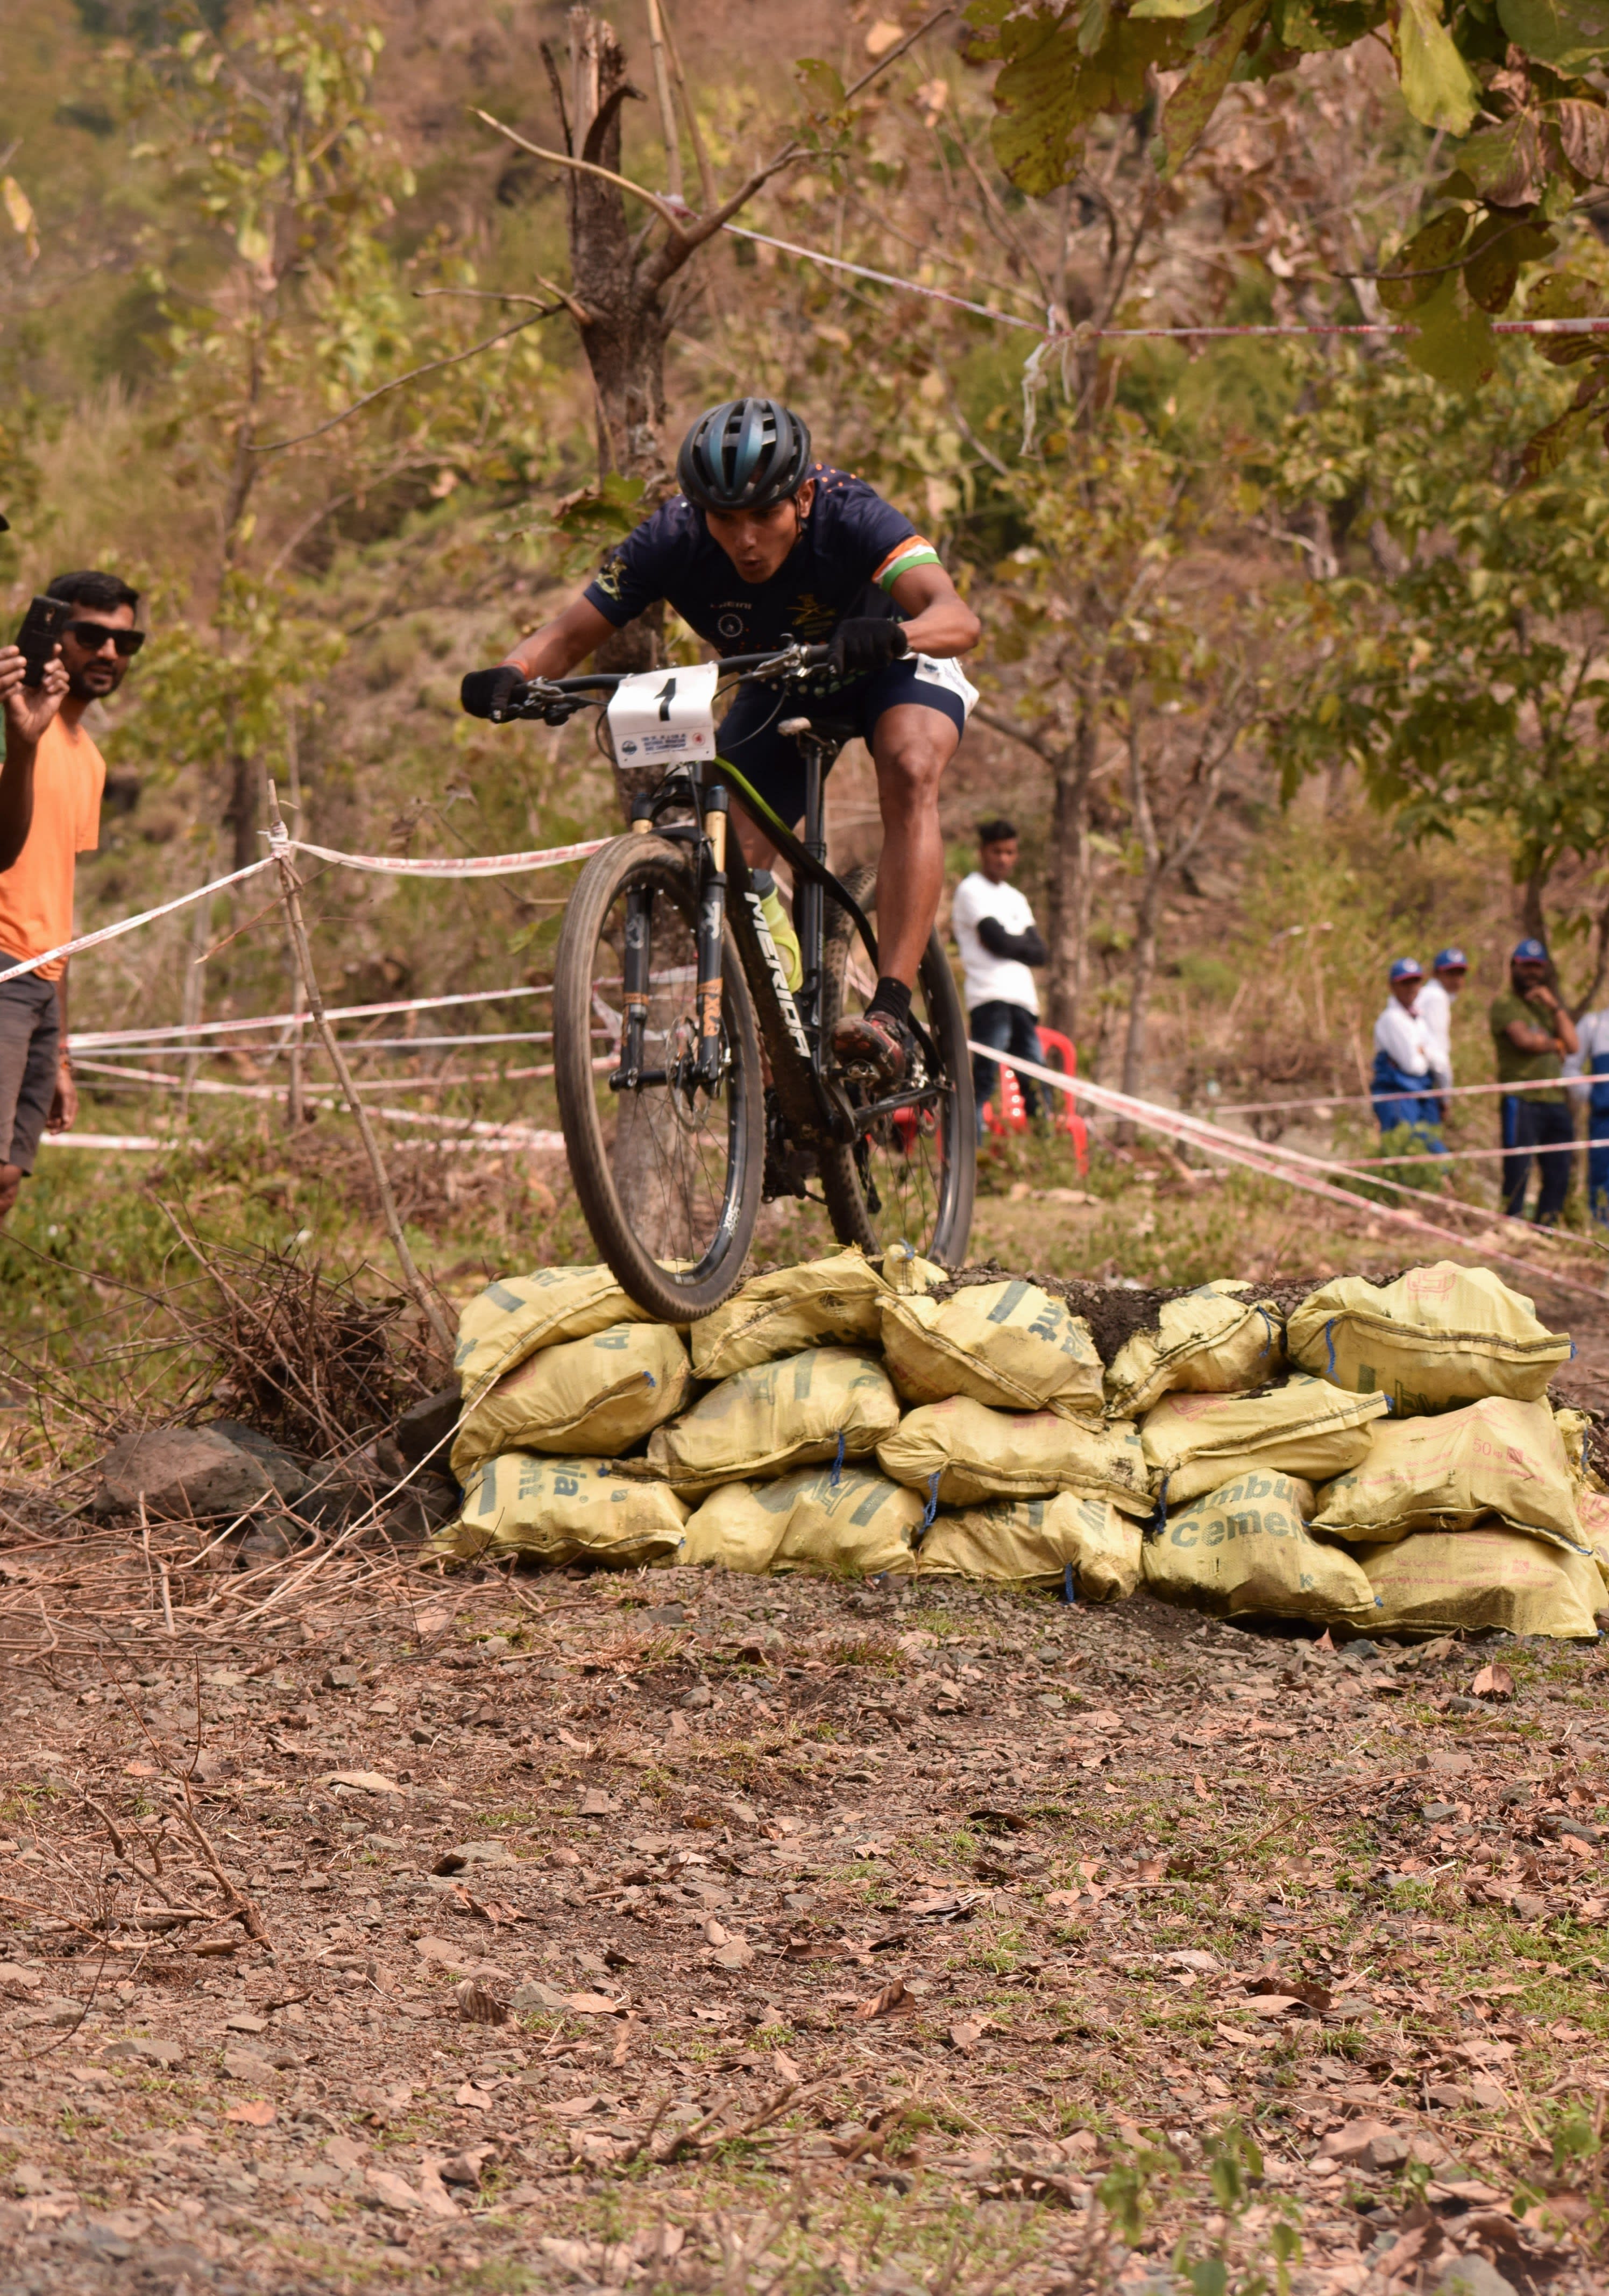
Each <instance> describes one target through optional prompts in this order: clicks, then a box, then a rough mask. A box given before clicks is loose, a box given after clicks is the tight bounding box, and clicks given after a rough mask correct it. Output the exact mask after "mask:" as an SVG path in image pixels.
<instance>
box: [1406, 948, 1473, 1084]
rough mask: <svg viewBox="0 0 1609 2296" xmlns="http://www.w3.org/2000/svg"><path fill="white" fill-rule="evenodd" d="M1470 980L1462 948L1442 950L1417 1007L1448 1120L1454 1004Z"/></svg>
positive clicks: (1434, 959) (1432, 964)
mask: <svg viewBox="0 0 1609 2296" xmlns="http://www.w3.org/2000/svg"><path fill="white" fill-rule="evenodd" d="M1468 977H1469V959H1468V958H1467V957H1466V955H1465V954H1464V952H1463V950H1462V949H1461V948H1443V949H1439V950H1438V951H1437V953H1436V955H1434V956H1433V957H1432V959H1431V962H1430V979H1429V980H1427V981H1426V982H1425V986H1424V988H1421V989H1420V991H1419V994H1418V996H1417V999H1416V1001H1415V1004H1414V1018H1415V1020H1416V1021H1417V1022H1418V1023H1419V1026H1420V1027H1421V1028H1422V1029H1424V1031H1425V1042H1426V1043H1427V1044H1428V1046H1430V1072H1431V1074H1432V1076H1433V1077H1434V1078H1435V1080H1436V1090H1437V1092H1438V1093H1439V1094H1440V1095H1442V1116H1443V1117H1446V1116H1448V1115H1449V1114H1450V1110H1449V1108H1448V1105H1447V1101H1446V1095H1447V1094H1448V1093H1450V1091H1451V1090H1452V1000H1453V998H1454V997H1455V996H1457V995H1458V991H1459V989H1460V988H1462V987H1463V986H1464V983H1465V981H1466V980H1467V979H1468Z"/></svg>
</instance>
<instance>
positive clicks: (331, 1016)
mask: <svg viewBox="0 0 1609 2296" xmlns="http://www.w3.org/2000/svg"><path fill="white" fill-rule="evenodd" d="M552 992H553V984H552V982H551V980H540V981H538V982H536V983H535V986H534V987H532V986H528V985H523V986H520V987H519V988H463V989H459V990H458V991H456V992H455V993H454V994H453V996H396V997H393V998H392V999H391V1000H390V1002H389V1003H388V1004H384V1005H326V1006H325V1007H324V1018H325V1020H326V1021H375V1020H383V1019H384V1018H385V1017H386V1016H387V1015H388V1013H430V1012H436V1011H438V1010H439V1009H440V1008H442V1007H443V1006H445V1005H488V1004H494V1003H496V1002H498V1001H499V1000H500V999H502V998H503V997H510V996H551V995H552ZM312 1019H313V1015H312V1014H311V1013H309V1012H308V1011H307V1010H306V1007H305V1006H304V1007H303V1009H302V1011H301V1012H299V1013H254V1014H253V1015H252V1016H251V1017H250V1018H249V1020H245V1021H176V1022H175V1023H174V1024H173V1025H172V1026H171V1027H169V1028H161V1029H85V1030H82V1031H80V1030H78V1029H75V1030H74V1031H73V1047H74V1049H75V1051H77V1050H78V1049H79V1048H82V1049H83V1050H84V1051H86V1052H103V1051H109V1050H110V1048H111V1046H114V1045H133V1046H145V1045H151V1046H155V1045H157V1044H159V1043H171V1042H174V1041H176V1040H177V1039H181V1038H184V1039H188V1038H190V1037H224V1036H238V1035H240V1034H241V1033H242V1032H243V1031H244V1030H246V1029H289V1028H306V1027H308V1026H309V1025H310V1024H311V1022H312ZM186 1048H187V1047H186Z"/></svg>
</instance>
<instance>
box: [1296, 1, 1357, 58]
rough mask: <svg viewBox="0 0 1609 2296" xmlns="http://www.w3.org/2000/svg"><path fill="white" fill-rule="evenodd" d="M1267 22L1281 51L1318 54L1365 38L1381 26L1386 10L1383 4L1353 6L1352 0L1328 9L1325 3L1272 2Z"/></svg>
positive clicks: (1346, 46) (1347, 46)
mask: <svg viewBox="0 0 1609 2296" xmlns="http://www.w3.org/2000/svg"><path fill="white" fill-rule="evenodd" d="M1269 21H1270V23H1271V25H1272V26H1273V31H1274V37H1275V38H1276V39H1277V40H1278V43H1279V45H1280V46H1281V47H1282V48H1300V49H1301V50H1302V51H1303V53H1304V54H1306V55H1321V54H1324V53H1327V51H1328V50H1329V49H1331V48H1350V47H1351V46H1352V44H1353V42H1354V41H1356V40H1361V39H1364V38H1366V37H1368V34H1369V33H1370V32H1371V31H1372V30H1373V29H1374V28H1375V26H1376V24H1380V23H1384V21H1385V10H1384V6H1383V5H1375V6H1369V5H1367V4H1363V5H1359V4H1353V0H1342V4H1340V5H1329V6H1327V5H1326V4H1325V0H1274V5H1273V7H1272V8H1271V9H1270V12H1269Z"/></svg>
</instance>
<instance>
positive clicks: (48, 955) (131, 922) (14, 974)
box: [0, 859, 269, 984]
mask: <svg viewBox="0 0 1609 2296" xmlns="http://www.w3.org/2000/svg"><path fill="white" fill-rule="evenodd" d="M268 866H269V863H268V862H267V860H266V859H264V860H261V861H252V862H249V863H248V864H247V865H246V867H245V868H244V869H234V870H232V871H231V872H230V873H229V875H228V876H227V877H215V878H214V879H213V881H212V882H211V884H210V885H196V886H192V889H191V890H190V891H189V892H188V893H179V894H176V896H175V898H173V899H172V900H171V901H163V902H161V903H160V904H159V906H157V907H156V908H154V909H142V910H141V911H140V913H139V914H138V915H137V916H133V917H119V918H118V922H117V923H116V924H115V925H102V927H101V928H100V930H99V931H97V932H91V933H80V934H79V936H78V939H77V940H64V941H63V942H62V943H61V947H59V948H47V949H45V950H44V951H42V952H41V954H40V955H37V956H29V957H25V958H24V959H23V961H22V963H21V964H13V965H11V966H9V967H8V968H7V970H6V971H5V972H0V984H4V982H5V981H7V980H19V979H20V977H21V975H22V974H23V973H25V972H37V971H38V970H39V967H40V966H41V965H42V964H54V963H55V962H56V959H57V958H58V957H69V956H77V955H78V952H79V950H80V949H85V948H98V947H100V945H101V943H102V941H106V940H116V939H117V938H118V934H119V933H127V932H133V931H135V927H136V926H138V925H149V924H154V923H155V922H156V921H157V919H158V918H159V917H170V916H172V915H173V914H174V912H175V910H176V909H187V908H188V907H189V906H190V905H191V903H192V901H203V900H205V899H206V898H207V896H208V893H221V892H222V891H223V890H224V889H225V886H226V885H240V884H243V883H244V881H246V879H247V878H248V877H255V876H257V874H258V873H259V872H260V871H262V870H264V869H266V868H267V867H268Z"/></svg>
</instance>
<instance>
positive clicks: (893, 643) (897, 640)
mask: <svg viewBox="0 0 1609 2296" xmlns="http://www.w3.org/2000/svg"><path fill="white" fill-rule="evenodd" d="M906 651H907V647H906V644H905V632H904V627H903V625H902V624H901V623H899V622H893V621H885V620H883V619H881V618H880V617H878V616H877V615H871V614H862V615H853V616H852V617H851V618H850V619H849V620H848V621H846V622H840V623H839V624H838V626H837V629H836V630H834V632H833V634H832V666H833V668H834V669H835V670H837V673H838V676H840V677H870V675H871V673H872V671H873V670H875V669H885V668H887V666H888V664H889V663H890V662H891V661H898V660H899V659H900V656H901V655H902V654H903V653H904V652H906Z"/></svg>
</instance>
